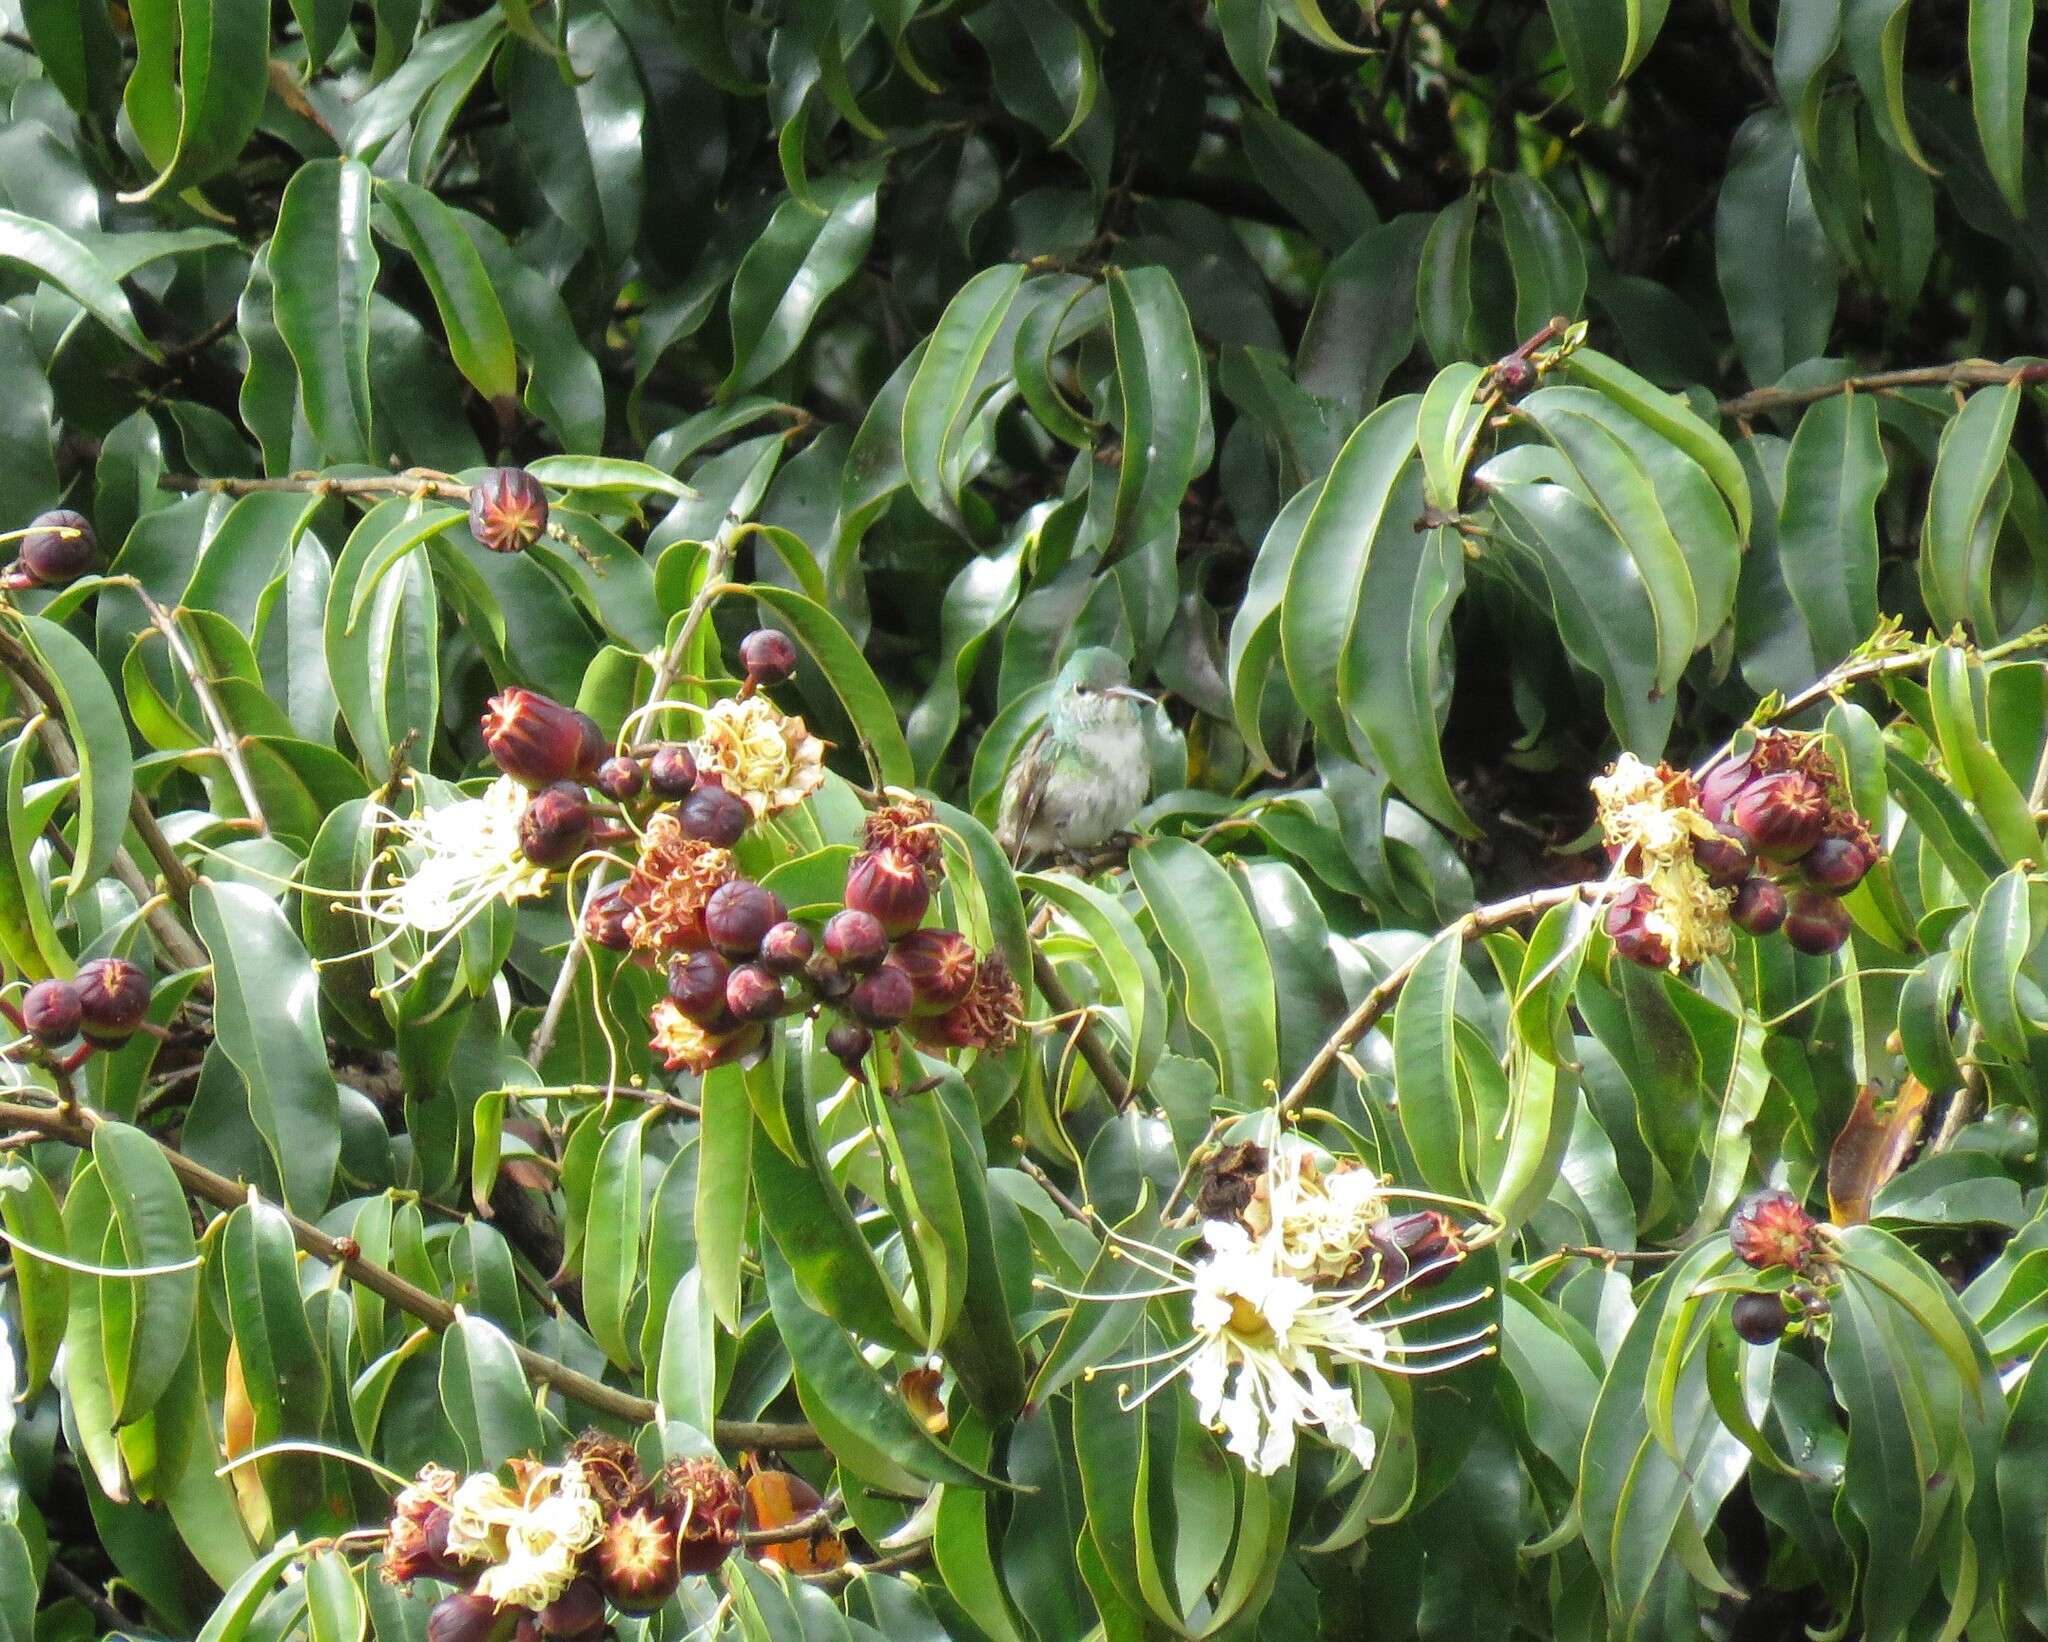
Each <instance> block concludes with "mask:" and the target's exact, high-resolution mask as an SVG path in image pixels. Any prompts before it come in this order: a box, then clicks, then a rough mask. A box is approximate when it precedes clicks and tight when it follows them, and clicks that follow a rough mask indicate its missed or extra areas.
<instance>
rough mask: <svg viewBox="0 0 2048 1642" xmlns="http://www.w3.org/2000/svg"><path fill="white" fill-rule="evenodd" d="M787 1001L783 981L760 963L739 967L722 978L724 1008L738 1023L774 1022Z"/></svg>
mask: <svg viewBox="0 0 2048 1642" xmlns="http://www.w3.org/2000/svg"><path fill="white" fill-rule="evenodd" d="M788 1002H789V1000H788V999H787V998H785V997H784V996H783V993H782V982H781V981H779V980H777V979H776V978H775V976H773V975H771V974H770V973H769V972H768V971H767V970H766V969H764V968H763V967H762V966H761V965H759V964H741V965H740V966H739V967H738V968H737V969H735V970H734V971H733V972H732V973H731V974H730V975H728V976H726V978H725V1007H726V1008H728V1009H730V1010H731V1011H732V1012H733V1015H734V1016H735V1017H736V1018H737V1019H739V1020H743V1021H768V1020H773V1019H774V1018H775V1017H776V1016H777V1015H779V1014H781V1013H782V1011H783V1009H784V1008H785V1007H786V1006H787V1004H788Z"/></svg>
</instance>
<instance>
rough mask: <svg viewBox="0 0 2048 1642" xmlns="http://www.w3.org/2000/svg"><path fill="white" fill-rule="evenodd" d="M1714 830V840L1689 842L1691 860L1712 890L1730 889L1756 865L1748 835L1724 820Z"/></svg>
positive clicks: (1700, 839)
mask: <svg viewBox="0 0 2048 1642" xmlns="http://www.w3.org/2000/svg"><path fill="white" fill-rule="evenodd" d="M1717 827H1718V832H1717V835H1716V836H1715V837H1712V838H1695V839H1694V840H1693V841H1692V858H1693V860H1694V861H1695V862H1697V863H1698V865H1699V869H1700V871H1702V872H1703V873H1705V874H1706V875H1707V882H1708V883H1710V884H1712V885H1713V886H1714V888H1716V889H1733V888H1734V887H1735V886H1736V885H1737V884H1739V883H1741V882H1742V880H1743V879H1745V878H1747V877H1748V876H1749V869H1750V868H1751V867H1752V866H1753V865H1755V863H1756V851H1755V850H1754V849H1753V848H1751V846H1750V842H1749V835H1748V834H1747V833H1745V832H1744V831H1743V830H1742V829H1741V828H1740V827H1737V826H1734V825H1732V824H1730V823H1729V822H1726V821H1722V822H1719V823H1717Z"/></svg>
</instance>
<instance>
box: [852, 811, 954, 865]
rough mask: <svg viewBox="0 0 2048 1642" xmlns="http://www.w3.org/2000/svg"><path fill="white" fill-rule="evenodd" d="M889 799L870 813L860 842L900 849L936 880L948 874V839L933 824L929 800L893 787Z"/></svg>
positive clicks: (867, 845) (880, 847)
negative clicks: (946, 872)
mask: <svg viewBox="0 0 2048 1642" xmlns="http://www.w3.org/2000/svg"><path fill="white" fill-rule="evenodd" d="M889 798H890V801H889V802H888V803H886V804H884V805H883V806H882V807H881V808H880V809H878V810H874V811H872V812H870V813H869V815H868V820H867V826H866V828H865V829H864V831H863V834H862V839H861V842H862V844H863V846H864V847H865V848H867V849H868V850H870V851H874V850H900V851H901V852H902V853H903V854H905V855H907V856H909V857H910V858H911V859H912V860H913V861H915V862H916V863H917V864H918V865H919V866H921V867H923V868H924V870H925V874H926V876H927V877H929V878H930V879H931V881H932V882H933V883H937V882H938V881H939V879H940V878H942V877H943V876H945V871H946V841H945V838H944V836H943V835H942V834H941V833H940V831H939V829H938V827H937V826H936V825H934V824H933V820H932V807H931V804H930V802H929V801H927V800H925V799H922V798H919V797H918V796H917V794H915V793H908V792H901V791H896V790H892V791H891V792H890V794H889Z"/></svg>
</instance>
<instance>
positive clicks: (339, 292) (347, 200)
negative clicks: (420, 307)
mask: <svg viewBox="0 0 2048 1642" xmlns="http://www.w3.org/2000/svg"><path fill="white" fill-rule="evenodd" d="M370 205H371V186H370V173H369V170H368V168H367V167H365V166H363V165H361V164H359V163H357V162H356V161H354V160H316V161H313V162H311V163H309V164H307V165H305V166H303V167H301V168H300V169H299V170H298V171H297V172H296V173H294V174H293V177H292V180H291V182H290V184H289V185H288V186H287V187H286V189H285V193H284V198H283V200H282V201H281V202H280V203H279V205H278V215H277V232H276V235H275V236H274V238H273V239H272V241H271V246H270V273H271V278H272V280H273V282H274V285H273V293H274V294H273V297H272V300H273V302H274V304H275V307H276V313H277V331H278V335H279V336H280V337H282V338H283V340H284V345H285V346H286V347H287V348H288V349H290V350H291V356H292V362H293V363H294V364H295V365H297V367H298V371H299V393H300V397H301V401H302V403H303V406H304V411H305V417H306V422H307V425H308V426H309V427H310V428H311V429H312V431H313V436H314V438H315V439H317V440H318V441H319V443H320V446H321V448H322V449H323V450H324V451H325V452H326V454H327V457H328V459H329V460H330V461H337V462H361V461H368V460H371V459H372V458H373V457H374V456H375V455H376V446H375V443H374V441H373V439H372V437H371V432H370V297H371V291H372V288H373V287H374V285H375V284H376V280H377V266H378V262H377V246H376V242H375V241H374V240H373V239H372V238H371V235H370Z"/></svg>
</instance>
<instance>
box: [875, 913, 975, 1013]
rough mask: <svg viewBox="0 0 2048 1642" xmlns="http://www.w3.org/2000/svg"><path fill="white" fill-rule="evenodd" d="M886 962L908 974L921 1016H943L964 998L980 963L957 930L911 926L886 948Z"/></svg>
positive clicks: (971, 947) (968, 943)
mask: <svg viewBox="0 0 2048 1642" xmlns="http://www.w3.org/2000/svg"><path fill="white" fill-rule="evenodd" d="M889 962H890V963H891V964H892V965H894V966H895V967H896V968H898V969H900V970H902V971H903V973H904V974H906V975H908V976H909V977H910V984H911V987H912V989H913V990H914V991H915V992H916V994H917V1011H916V1012H917V1013H918V1014H920V1015H943V1014H944V1013H945V1012H946V1011H947V1010H949V1009H951V1008H952V1007H953V1005H955V1004H956V1003H958V1002H959V1001H960V1000H961V999H962V998H964V997H966V996H967V994H968V992H969V990H970V989H971V988H972V987H973V985H974V972H975V970H976V969H978V968H979V967H980V965H981V959H980V958H979V957H978V956H977V955H976V953H975V950H974V947H973V944H972V943H971V942H970V941H969V940H968V939H967V937H966V936H965V935H962V934H961V933H960V932H959V931H958V930H957V929H913V930H912V931H911V932H910V933H909V934H908V935H906V936H904V937H903V938H902V939H901V940H899V941H898V942H897V943H896V944H895V945H894V946H893V947H891V948H890V949H889Z"/></svg>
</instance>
